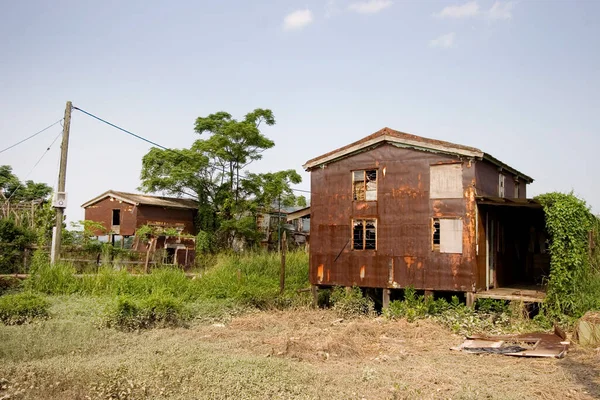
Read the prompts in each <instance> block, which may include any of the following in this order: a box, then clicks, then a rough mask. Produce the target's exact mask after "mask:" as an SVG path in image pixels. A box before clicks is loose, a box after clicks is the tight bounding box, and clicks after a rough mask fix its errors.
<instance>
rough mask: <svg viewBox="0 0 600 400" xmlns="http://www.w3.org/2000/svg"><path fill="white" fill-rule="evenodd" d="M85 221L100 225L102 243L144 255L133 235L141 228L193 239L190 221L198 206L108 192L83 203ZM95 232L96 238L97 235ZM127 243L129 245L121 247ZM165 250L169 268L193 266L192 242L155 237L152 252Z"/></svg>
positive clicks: (165, 199)
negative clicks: (171, 264) (159, 230)
mask: <svg viewBox="0 0 600 400" xmlns="http://www.w3.org/2000/svg"><path fill="white" fill-rule="evenodd" d="M82 207H83V208H84V209H85V219H86V220H89V221H95V222H99V223H101V224H102V226H103V227H104V229H105V232H106V235H107V237H106V239H107V240H108V241H110V242H112V243H113V244H116V243H119V242H120V243H121V247H130V248H131V249H132V250H135V251H147V248H146V245H145V244H144V243H142V242H141V241H140V240H133V239H134V236H135V232H136V230H137V229H138V228H140V227H141V226H143V225H148V226H150V227H155V228H160V229H163V230H164V229H169V228H171V229H173V228H174V229H175V230H176V231H177V232H178V233H180V234H182V235H195V234H196V229H195V225H194V221H195V218H196V214H197V210H198V203H197V202H196V201H195V200H191V199H181V198H175V197H161V196H149V195H143V194H134V193H126V192H119V191H115V190H109V191H107V192H104V193H102V194H101V195H99V196H97V197H95V198H93V199H91V200H89V201H88V202H86V203H84V204H83V205H82ZM101 234H102V233H101V232H98V235H101ZM125 243H128V244H129V245H125ZM160 249H165V254H166V257H167V258H168V261H169V262H171V263H173V264H179V265H189V264H191V263H193V260H194V252H195V243H194V240H193V239H187V238H184V237H179V238H178V237H176V236H175V237H173V236H164V235H163V236H160V235H159V236H158V237H157V238H156V241H154V242H153V249H152V251H155V250H160Z"/></svg>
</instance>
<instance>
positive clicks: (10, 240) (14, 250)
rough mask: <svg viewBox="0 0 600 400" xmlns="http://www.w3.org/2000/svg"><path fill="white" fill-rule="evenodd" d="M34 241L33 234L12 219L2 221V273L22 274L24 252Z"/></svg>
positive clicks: (0, 256) (0, 260)
mask: <svg viewBox="0 0 600 400" xmlns="http://www.w3.org/2000/svg"><path fill="white" fill-rule="evenodd" d="M33 240H34V234H33V232H31V231H29V230H27V229H25V228H23V227H20V226H17V225H16V224H15V223H14V222H13V221H12V220H10V219H0V273H3V274H5V273H16V272H22V271H21V267H22V261H23V250H24V249H25V246H27V245H28V244H30V243H32V242H33Z"/></svg>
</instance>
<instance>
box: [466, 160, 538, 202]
mask: <svg viewBox="0 0 600 400" xmlns="http://www.w3.org/2000/svg"><path fill="white" fill-rule="evenodd" d="M499 174H500V171H499V170H498V167H497V166H495V165H493V164H491V163H489V162H487V161H476V162H475V176H476V178H477V195H478V196H492V197H498V175H499ZM502 174H503V175H504V176H505V179H504V197H508V198H512V197H514V194H515V176H514V175H513V174H511V173H509V172H507V171H502ZM519 198H520V199H526V198H527V184H526V182H525V180H524V179H521V180H520V181H519Z"/></svg>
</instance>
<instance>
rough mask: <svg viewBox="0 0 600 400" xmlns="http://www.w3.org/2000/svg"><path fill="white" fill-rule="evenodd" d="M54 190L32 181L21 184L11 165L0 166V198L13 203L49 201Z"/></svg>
mask: <svg viewBox="0 0 600 400" xmlns="http://www.w3.org/2000/svg"><path fill="white" fill-rule="evenodd" d="M50 193H52V188H51V187H50V186H48V185H46V184H45V183H37V182H34V181H31V180H28V181H25V182H21V181H20V180H19V178H18V177H17V176H16V175H15V174H13V172H12V167H11V166H10V165H0V198H2V199H10V200H11V201H12V202H18V201H31V200H39V199H47V198H48V196H50Z"/></svg>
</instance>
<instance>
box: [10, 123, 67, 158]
mask: <svg viewBox="0 0 600 400" xmlns="http://www.w3.org/2000/svg"><path fill="white" fill-rule="evenodd" d="M63 119H64V118H61V119H59V120H58V121H56V122H55V123H53V124H52V125H49V126H47V127H45V128H44V129H42V130H41V131H39V132H36V133H34V134H33V135H31V136H29V137H26V138H25V139H23V140H21V141H20V142H18V143H15V144H13V145H11V146H8V147H7V148H5V149H3V150H0V153H4V152H5V151H6V150H10V149H12V148H13V147H16V146H18V145H20V144H21V143H25V142H26V141H28V140H29V139H32V138H34V137H36V136H37V135H39V134H40V133H42V132H44V131H46V130H48V129H50V128H52V127H53V126H54V125H56V124H58V123H59V122H61V121H62V120H63Z"/></svg>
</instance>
